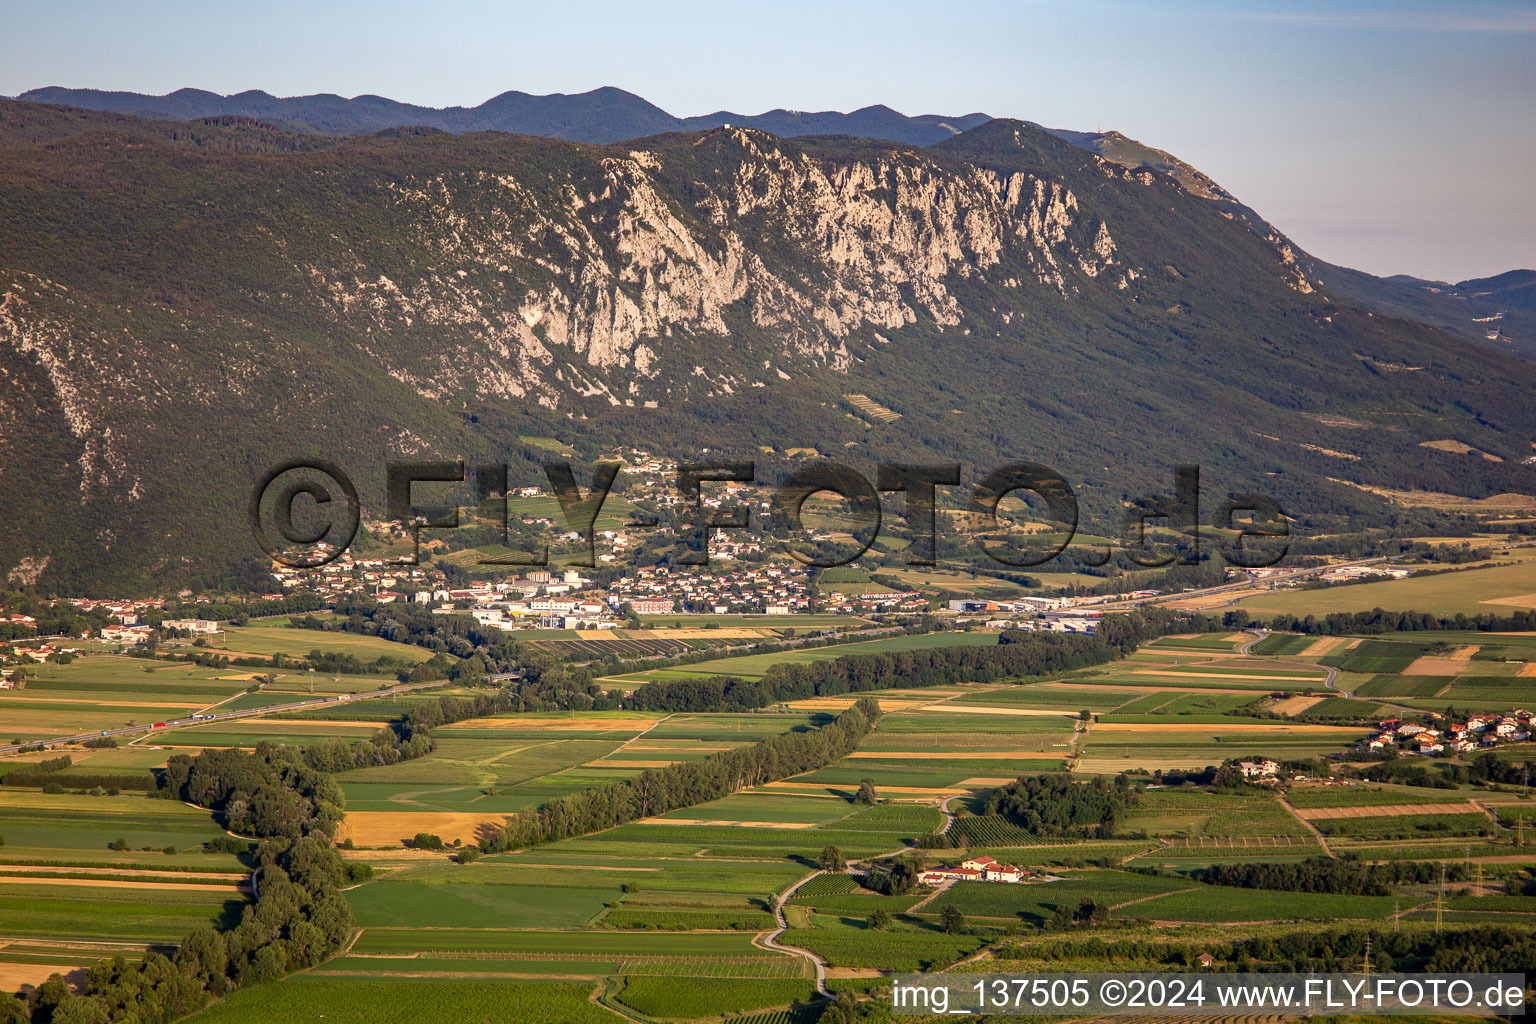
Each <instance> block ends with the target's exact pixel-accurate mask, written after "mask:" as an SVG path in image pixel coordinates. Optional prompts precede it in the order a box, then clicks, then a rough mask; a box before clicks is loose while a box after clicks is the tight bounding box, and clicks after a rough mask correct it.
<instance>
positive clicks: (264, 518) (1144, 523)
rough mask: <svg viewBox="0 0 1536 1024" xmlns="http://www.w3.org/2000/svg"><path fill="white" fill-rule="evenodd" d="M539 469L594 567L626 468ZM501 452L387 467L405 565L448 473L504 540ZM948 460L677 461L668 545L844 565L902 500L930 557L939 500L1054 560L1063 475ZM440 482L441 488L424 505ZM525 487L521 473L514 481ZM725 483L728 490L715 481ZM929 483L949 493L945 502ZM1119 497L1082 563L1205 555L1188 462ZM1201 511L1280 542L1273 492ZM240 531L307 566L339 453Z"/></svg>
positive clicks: (1228, 534)
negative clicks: (866, 467)
mask: <svg viewBox="0 0 1536 1024" xmlns="http://www.w3.org/2000/svg"><path fill="white" fill-rule="evenodd" d="M542 468H543V473H544V476H545V479H546V481H547V485H548V492H547V493H548V494H549V495H551V496H553V498H554V499H555V503H556V505H557V506H558V511H559V515H560V517H561V519H562V521H563V526H564V533H565V535H566V536H567V537H569V538H571V539H572V540H573V541H574V547H575V550H574V551H573V552H570V553H566V554H563V555H562V556H561V558H560V561H561V562H562V563H565V564H569V565H577V566H592V565H594V564H595V557H596V532H597V531H596V527H597V522H598V518H599V516H601V515H602V513H603V509H604V506H605V504H606V503H607V501H608V499H609V497H610V495H611V494H612V493H613V491H614V486H615V483H616V482H617V481H618V480H619V479H620V477H621V474H622V473H623V472H624V466H623V464H622V463H618V462H598V463H595V464H593V465H592V467H591V470H590V474H589V482H588V483H587V485H586V487H585V488H583V486H582V485H581V484H580V483H578V481H577V474H576V468H575V467H574V466H573V465H572V463H571V462H570V461H568V460H565V461H558V462H546V463H544V464H543V467H542ZM508 473H509V471H508V467H507V466H506V465H504V464H494V463H487V464H478V465H473V466H466V464H465V463H464V462H463V461H456V462H392V463H389V464H388V465H387V466H386V467H385V473H384V482H385V487H384V492H385V504H386V519H388V520H390V521H393V522H395V523H397V524H402V525H403V526H405V528H406V529H407V530H408V531H409V534H410V538H411V547H412V550H411V554H410V555H409V556H407V557H406V558H403V559H400V562H401V563H402V564H415V563H416V562H417V561H419V555H420V545H421V541H422V537H423V535H424V534H428V533H431V532H432V531H445V530H455V529H459V528H460V527H461V526H462V525H463V516H462V514H461V509H460V506H459V505H458V504H454V503H451V502H445V501H444V500H443V498H444V497H446V496H447V495H448V494H451V493H452V492H453V491H454V490H455V486H457V488H458V490H459V491H460V492H463V491H464V490H465V488H466V485H472V486H473V494H474V497H475V499H476V501H477V505H478V507H479V508H481V509H488V508H489V509H499V514H500V523H499V526H500V532H501V535H502V540H503V546H508V545H510V543H511V541H512V539H513V538H512V536H511V532H510V530H509V512H508V508H509V505H510V503H509V502H508V501H507V500H506V499H507V498H508V494H509V486H508ZM961 476H962V467H961V466H960V464H959V463H933V464H926V463H925V464H917V463H895V464H881V465H880V466H879V467H878V468H877V471H876V473H875V476H874V479H873V480H871V479H870V478H869V477H868V476H866V475H864V474H863V473H860V472H859V471H858V470H856V469H853V468H852V467H849V466H847V465H843V464H840V463H836V462H831V461H818V462H812V463H808V464H806V465H803V466H800V467H798V468H794V469H792V470H790V471H788V472H787V473H783V474H779V475H776V476H775V477H774V478H773V479H771V480H768V479H764V477H763V476H761V475H760V474H759V469H758V466H757V465H756V463H754V462H751V461H740V462H738V461H719V462H684V463H679V464H678V466H677V470H676V472H675V474H673V476H672V481H671V483H672V495H673V500H672V501H671V502H670V506H669V507H670V508H671V509H672V510H673V512H674V518H675V522H674V523H673V524H672V528H673V530H674V533H675V542H676V545H677V547H678V548H679V549H680V550H678V551H677V552H676V553H675V555H674V557H673V558H672V561H673V562H674V563H675V564H678V565H708V564H709V546H710V538H711V536H712V535H714V534H716V533H719V532H722V531H752V530H758V531H760V532H762V533H764V534H765V535H766V537H767V538H768V539H769V540H770V541H771V542H772V543H773V544H775V545H777V547H778V549H779V550H780V551H782V552H783V553H784V554H787V555H788V556H789V557H791V558H793V559H795V560H796V561H798V562H800V563H802V564H804V565H807V566H812V567H816V568H831V567H833V566H837V565H845V564H847V563H849V562H851V561H853V560H854V559H856V558H858V557H859V556H860V555H862V554H864V553H865V552H866V551H868V550H869V548H870V547H871V546H872V545H873V544H874V543H875V541H876V539H877V538H879V537H880V535H881V528H882V525H883V524H885V523H886V522H887V521H888V520H889V519H890V518H891V517H892V516H893V515H899V516H900V519H901V522H902V525H903V527H904V532H905V534H906V537H907V539H908V540H909V541H910V543H909V544H908V546H907V548H906V549H905V552H904V554H903V557H904V560H905V561H906V564H908V565H913V566H927V565H933V564H935V561H936V552H937V550H938V537H939V528H938V523H939V510H940V508H941V505H942V506H944V507H949V508H953V509H955V510H956V511H958V512H960V513H962V514H961V515H960V516H957V517H955V518H956V520H957V521H958V522H959V523H961V524H962V530H963V532H964V533H965V534H967V535H968V536H969V539H970V543H972V544H974V550H975V552H976V553H978V554H980V555H981V556H982V557H984V558H986V559H990V560H991V561H993V562H996V563H998V564H1000V565H1003V566H1008V567H1015V568H1025V567H1031V566H1038V565H1042V564H1044V563H1046V562H1049V561H1051V560H1052V559H1054V558H1056V557H1057V556H1059V555H1061V554H1062V552H1064V551H1066V550H1067V548H1068V547H1070V546H1071V545H1072V544H1073V542H1074V540H1075V539H1077V537H1078V526H1079V508H1078V500H1077V495H1076V493H1075V492H1074V490H1073V488H1072V485H1071V484H1069V483H1068V482H1067V480H1066V478H1065V477H1064V476H1062V475H1061V474H1060V473H1058V472H1057V471H1056V470H1054V469H1052V468H1050V467H1049V466H1045V465H1042V464H1040V463H1035V462H1010V463H1007V464H1005V465H1002V466H999V467H997V468H995V469H992V470H990V471H988V472H986V473H985V474H983V475H981V476H980V477H979V478H978V479H977V480H976V481H975V483H974V484H972V485H971V486H970V488H969V493H968V494H965V493H962V494H960V495H953V493H952V492H951V491H950V490H944V491H941V488H943V489H951V488H958V487H959V486H960V484H961ZM742 485H755V486H760V487H765V488H766V489H767V498H766V503H765V506H766V507H762V506H761V505H760V509H759V510H760V513H761V514H760V515H759V517H757V518H758V519H759V520H761V521H758V522H755V521H754V516H753V514H752V513H753V505H752V504H751V503H747V502H740V503H735V504H731V503H727V502H725V501H722V500H720V497H719V496H720V494H721V489H722V488H732V487H736V488H739V487H741V486H742ZM434 488H436V489H437V494H438V495H439V503H438V504H436V505H431V504H421V503H420V501H422V500H423V499H425V498H427V497H430V496H431V495H432V493H433V489H434ZM518 490H519V491H521V492H527V491H529V490H530V488H519V489H518ZM727 493H729V492H727ZM823 494H825V495H831V496H834V497H835V498H838V499H841V501H842V502H843V503H845V506H846V509H847V512H846V513H845V514H844V515H843V517H842V519H843V520H844V522H843V525H842V526H841V527H840V529H841V531H842V532H843V533H845V534H846V535H847V537H848V538H849V540H848V542H847V543H845V544H843V545H842V546H841V547H840V548H839V549H837V550H836V551H828V550H827V547H826V545H814V544H809V543H807V539H808V538H809V537H811V536H813V531H811V530H810V529H808V528H807V524H806V504H807V502H808V501H809V500H810V499H811V498H812V497H813V496H816V495H823ZM896 494H900V495H901V496H902V498H901V501H900V509H899V512H897V511H895V510H893V509H892V508H891V507H889V505H890V503H891V501H892V499H891V498H890V497H888V496H892V495H896ZM941 495H942V496H943V497H944V498H945V501H944V502H942V503H941V501H940V498H941ZM1009 497H1015V498H1021V499H1023V500H1024V501H1025V502H1026V503H1027V504H1028V505H1029V508H1030V509H1031V510H1033V511H1034V512H1036V517H1037V518H1038V519H1039V520H1041V521H1042V522H1043V523H1044V524H1046V528H1045V529H1044V530H1043V532H1035V533H1032V532H1029V531H1022V532H1021V531H1019V530H1017V529H1014V528H1013V527H1015V526H1016V522H1015V520H1014V519H1012V518H1011V517H1009V516H1008V515H1006V514H1005V513H1004V512H1003V511H1002V510H1001V509H1000V506H1001V504H1002V502H1003V500H1004V499H1005V498H1009ZM1126 506H1127V510H1126V513H1125V518H1124V522H1123V529H1122V530H1121V533H1120V540H1119V544H1118V547H1117V546H1116V545H1115V544H1114V542H1112V541H1106V540H1105V539H1104V538H1094V541H1093V545H1092V546H1093V547H1094V550H1093V551H1091V552H1088V553H1087V554H1084V555H1081V556H1080V559H1081V560H1082V561H1083V562H1085V564H1089V565H1093V564H1098V565H1102V564H1105V563H1106V562H1108V561H1109V559H1110V558H1111V557H1113V555H1114V554H1115V552H1116V550H1118V551H1119V552H1120V553H1122V554H1124V556H1125V557H1126V558H1127V559H1129V560H1130V561H1131V562H1133V563H1134V564H1135V565H1138V566H1141V567H1144V568H1159V567H1162V566H1167V565H1171V564H1174V563H1178V564H1185V565H1190V564H1194V563H1196V562H1198V561H1200V560H1201V558H1202V557H1203V552H1204V550H1205V542H1204V539H1203V538H1202V535H1201V526H1202V515H1201V490H1200V467H1198V466H1179V467H1177V468H1176V469H1175V471H1174V474H1173V488H1172V491H1171V493H1168V494H1154V495H1150V496H1148V497H1145V498H1142V499H1139V500H1137V501H1131V502H1127V503H1126ZM1213 511H1214V516H1213V518H1212V519H1211V520H1210V523H1209V525H1211V526H1213V527H1215V528H1216V529H1218V530H1219V531H1220V532H1221V540H1220V543H1219V544H1217V545H1215V548H1216V550H1215V551H1214V552H1213V553H1214V554H1215V555H1216V556H1218V557H1220V558H1222V559H1223V560H1224V561H1225V562H1226V563H1227V564H1228V565H1232V566H1236V567H1238V568H1244V569H1256V568H1263V567H1266V566H1271V565H1274V564H1275V563H1276V562H1278V561H1280V559H1282V558H1284V557H1285V554H1286V551H1287V550H1288V542H1287V538H1289V536H1290V527H1289V521H1288V519H1287V517H1286V515H1285V513H1284V512H1283V511H1282V510H1281V509H1280V506H1279V505H1278V504H1277V503H1276V502H1275V501H1274V500H1273V499H1271V498H1269V497H1266V496H1264V495H1257V494H1235V495H1230V496H1228V497H1226V498H1225V499H1223V500H1222V501H1220V502H1219V503H1217V504H1216V506H1215V508H1214V510H1213ZM249 515H250V522H251V530H252V533H253V535H254V537H255V538H256V541H257V543H258V544H259V545H260V546H261V548H262V550H264V551H265V552H267V554H269V555H270V556H271V557H272V558H273V559H274V560H276V561H278V562H280V563H281V564H283V565H287V566H291V567H294V568H315V567H318V566H321V565H325V564H327V563H329V562H332V561H334V560H336V559H337V558H339V557H340V556H341V555H342V554H343V553H344V552H346V550H347V549H348V547H349V546H350V545H351V544H352V542H353V540H354V539H355V538H356V536H357V532H358V529H359V527H360V525H361V522H362V504H361V501H360V499H359V496H358V489H357V486H356V485H355V484H354V483H353V481H352V479H351V477H349V476H348V475H347V474H346V473H345V472H344V471H343V470H342V469H341V468H340V467H339V466H337V465H336V464H335V463H333V462H329V461H326V460H323V459H296V460H292V461H290V462H285V463H283V464H281V465H279V466H275V467H273V468H272V469H271V470H270V471H268V472H267V473H266V474H265V475H264V476H263V477H262V478H261V479H260V480H259V481H257V483H256V485H255V487H254V489H253V491H252V494H251V503H250V510H249ZM631 525H632V526H633V527H635V528H638V529H646V528H655V527H657V526H658V525H659V523H658V521H657V520H654V519H653V520H649V521H637V522H634V523H632V524H631ZM1157 527H1161V528H1163V530H1164V531H1165V533H1167V534H1170V535H1172V536H1175V537H1177V538H1178V539H1179V543H1178V546H1177V550H1176V551H1173V552H1170V551H1166V550H1164V551H1153V550H1151V549H1150V548H1149V540H1150V536H1151V532H1152V531H1153V530H1154V528H1157ZM549 562H550V550H549V546H548V544H545V543H539V544H534V545H531V546H529V547H528V548H527V549H526V550H510V551H507V552H504V553H499V554H496V555H494V556H491V555H488V556H486V557H483V558H481V559H479V560H477V561H476V562H475V563H473V564H477V565H484V566H507V567H515V566H543V565H548V564H549Z"/></svg>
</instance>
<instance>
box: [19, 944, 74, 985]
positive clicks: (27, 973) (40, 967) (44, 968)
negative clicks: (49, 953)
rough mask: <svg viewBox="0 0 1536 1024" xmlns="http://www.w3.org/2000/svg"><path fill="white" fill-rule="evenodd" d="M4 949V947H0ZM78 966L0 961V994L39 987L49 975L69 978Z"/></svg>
mask: <svg viewBox="0 0 1536 1024" xmlns="http://www.w3.org/2000/svg"><path fill="white" fill-rule="evenodd" d="M0 948H4V947H0ZM80 970H83V968H82V967H81V966H80V965H79V964H13V963H7V962H6V961H3V960H0V992H19V991H21V987H22V986H23V985H41V984H42V983H43V982H45V981H47V980H48V976H49V975H51V974H62V975H64V976H65V977H68V976H69V973H70V972H71V971H80Z"/></svg>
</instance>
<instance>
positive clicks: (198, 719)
mask: <svg viewBox="0 0 1536 1024" xmlns="http://www.w3.org/2000/svg"><path fill="white" fill-rule="evenodd" d="M446 685H448V684H447V683H446V682H444V681H442V680H438V681H436V682H431V683H409V684H404V685H401V686H392V687H390V688H389V689H387V690H371V691H369V692H368V693H343V694H338V695H336V696H331V697H315V698H313V699H311V700H301V701H295V702H293V703H291V704H273V705H271V706H270V707H264V708H248V709H246V710H244V711H219V712H214V713H213V714H208V715H192V716H190V717H188V718H176V719H168V720H166V721H164V722H156V723H155V724H153V725H133V726H127V727H125V728H122V729H101V730H98V731H96V732H82V733H79V734H78V735H75V736H55V737H52V738H50V739H46V740H31V741H29V742H27V743H7V744H4V745H3V746H0V754H14V753H15V752H16V751H18V750H21V749H23V748H31V747H36V746H38V745H39V744H42V745H45V746H49V747H57V746H61V745H63V744H65V743H83V742H84V741H86V740H94V739H100V738H101V737H103V736H114V737H115V736H136V735H138V734H140V733H145V734H150V733H156V732H166V731H169V730H171V729H176V728H180V727H182V726H187V725H208V724H209V723H210V722H227V721H229V720H230V719H235V718H259V717H261V716H263V715H274V714H278V713H280V712H283V711H303V710H304V709H306V708H317V707H324V706H325V705H327V704H336V703H340V702H347V703H354V702H356V701H360V700H374V699H376V698H379V697H394V696H398V695H399V694H402V693H410V692H412V691H414V690H430V689H433V688H435V687H439V686H446ZM383 727H384V723H382V722H380V723H379V728H381V729H382V728H383Z"/></svg>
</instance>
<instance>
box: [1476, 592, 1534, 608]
mask: <svg viewBox="0 0 1536 1024" xmlns="http://www.w3.org/2000/svg"><path fill="white" fill-rule="evenodd" d="M1483 604H1501V605H1505V606H1507V607H1510V608H1536V594H1515V595H1514V596H1512V597H1491V598H1489V599H1488V600H1486V601H1484V602H1483Z"/></svg>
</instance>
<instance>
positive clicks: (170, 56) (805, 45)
mask: <svg viewBox="0 0 1536 1024" xmlns="http://www.w3.org/2000/svg"><path fill="white" fill-rule="evenodd" d="M322 7H323V8H324V9H320V8H322ZM0 11H4V24H5V28H4V29H3V30H0V94H5V95H15V94H17V93H20V92H23V91H25V90H27V89H31V88H37V87H40V86H44V85H62V86H75V87H91V88H98V89H122V90H132V91H137V92H154V93H164V92H169V91H171V90H174V89H177V88H181V87H183V86H194V87H197V88H202V89H210V90H213V91H216V92H221V93H229V92H237V91H241V90H244V89H253V88H255V89H265V90H266V91H268V92H271V93H274V94H277V95H298V94H304V93H314V92H335V93H340V94H342V95H346V96H352V95H357V94H360V93H376V94H380V95H385V96H389V97H392V98H394V99H399V100H405V101H409V102H414V103H421V104H426V105H430V106H448V105H455V104H463V105H474V104H477V103H480V102H481V101H483V100H485V99H487V98H489V97H490V96H493V95H495V94H497V93H499V92H503V91H505V90H507V89H521V90H524V91H526V92H535V93H543V92H581V91H584V90H587V89H591V88H594V87H597V86H601V85H616V86H619V87H621V88H624V89H628V90H630V91H632V92H635V93H638V94H640V95H642V96H644V97H646V98H647V99H649V100H651V101H652V102H654V103H656V104H658V105H660V106H661V107H664V108H665V109H667V110H669V111H671V112H672V113H674V114H679V115H688V114H702V113H708V112H710V111H713V110H719V109H731V110H735V111H737V112H741V113H757V112H759V111H761V110H764V109H768V108H772V107H790V108H799V109H812V110H823V109H841V110H848V109H853V108H855V107H859V106H864V105H866V104H871V103H885V104H888V105H890V106H892V107H895V108H896V109H898V110H901V111H903V112H905V113H909V114H917V113H948V114H958V113H967V112H970V111H976V110H980V111H985V112H986V113H989V114H993V115H1007V116H1012V117H1022V118H1028V119H1029V120H1033V121H1039V122H1041V123H1044V124H1047V125H1051V126H1060V127H1068V128H1078V129H1094V128H1098V127H1103V128H1105V129H1108V128H1117V129H1119V130H1120V131H1123V132H1125V133H1126V134H1127V135H1130V136H1133V137H1135V138H1138V139H1140V140H1142V141H1144V142H1147V143H1150V144H1152V145H1155V146H1159V147H1161V148H1163V149H1167V150H1169V151H1171V152H1173V153H1175V154H1177V155H1178V156H1180V157H1182V158H1184V159H1186V160H1188V161H1189V162H1191V163H1193V164H1195V165H1196V166H1197V167H1199V168H1200V169H1202V170H1203V171H1205V172H1206V173H1208V174H1210V175H1211V176H1212V177H1213V178H1215V179H1216V180H1217V181H1218V182H1220V183H1221V184H1222V185H1224V186H1226V187H1227V188H1228V189H1229V190H1230V191H1232V192H1233V193H1235V194H1236V195H1237V196H1238V197H1239V198H1240V199H1242V200H1243V201H1245V202H1247V203H1248V204H1249V205H1251V206H1253V207H1254V208H1255V209H1257V210H1258V211H1259V212H1260V213H1261V214H1263V215H1264V216H1265V217H1267V218H1268V219H1269V220H1270V221H1272V222H1273V223H1274V224H1275V225H1277V226H1278V227H1279V228H1280V229H1281V230H1283V231H1285V232H1287V233H1288V234H1290V235H1291V236H1292V237H1293V238H1295V239H1296V240H1297V241H1298V242H1299V243H1300V244H1301V245H1302V246H1303V247H1305V248H1306V249H1308V250H1310V251H1311V252H1313V253H1314V254H1316V255H1318V256H1320V257H1322V258H1324V259H1327V260H1331V261H1333V262H1337V263H1344V264H1347V265H1350V266H1354V267H1359V268H1361V269H1364V270H1369V271H1372V272H1374V273H1378V274H1395V273H1410V274H1416V275H1419V276H1424V277H1435V278H1443V279H1448V280H1459V279H1462V278H1466V277H1473V276H1483V275H1487V274H1493V273H1498V272H1500V271H1503V270H1507V269H1511V268H1513V267H1517V266H1524V267H1536V190H1533V188H1532V183H1533V182H1536V110H1533V105H1536V0H1515V2H1510V0H1505V2H1497V3H1485V2H1480V0H1467V2H1461V3H1437V2H1413V0H1408V2H1398V3H1371V2H1364V0H1330V2H1320V0H1309V2H1298V3H1282V2H1278V0H1277V2H1269V3H1259V2H1251V3H1250V2H1235V0H1234V2H1226V3H1222V2H1215V0H1210V2H1199V0H1184V2H1170V0H1141V2H1132V3H1125V4H1119V3H1108V2H1098V0H1063V2H1050V0H1016V2H1012V3H991V2H978V0H952V2H950V3H948V4H919V3H912V2H908V0H882V2H880V3H856V4H847V3H845V4H838V5H833V4H829V3H826V2H806V0H778V2H777V3H773V4H751V5H747V4H736V5H732V4H722V3H718V2H711V3H674V4H666V3H647V4H635V3H620V2H611V0H604V2H597V3H587V4H578V3H549V2H547V0H545V2H541V3H538V4H524V3H500V4H497V3H488V2H479V0H460V2H458V3H454V4H432V5H419V6H417V5H411V4H406V3H402V2H398V0H374V2H371V3H330V4H323V3H314V2H300V0H266V2H263V3H259V4H257V3H252V4H242V5H234V4H227V3H219V2H210V0H197V2H190V0H163V2H159V3H133V2H129V0H52V2H50V3H46V4H43V3H27V4H22V3H18V2H16V0H3V2H0Z"/></svg>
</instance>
